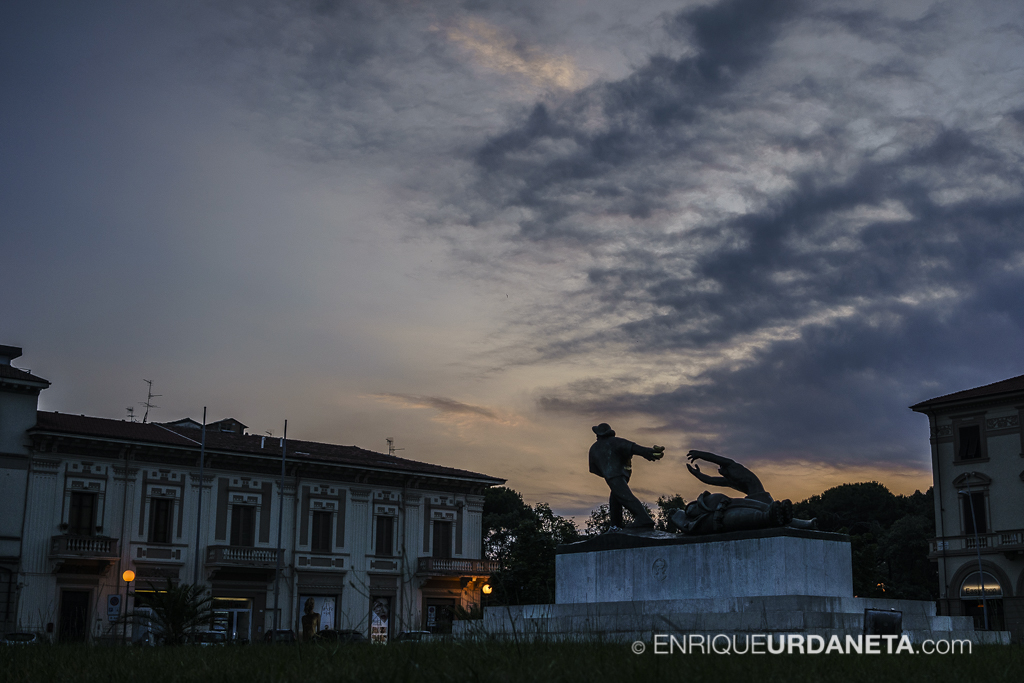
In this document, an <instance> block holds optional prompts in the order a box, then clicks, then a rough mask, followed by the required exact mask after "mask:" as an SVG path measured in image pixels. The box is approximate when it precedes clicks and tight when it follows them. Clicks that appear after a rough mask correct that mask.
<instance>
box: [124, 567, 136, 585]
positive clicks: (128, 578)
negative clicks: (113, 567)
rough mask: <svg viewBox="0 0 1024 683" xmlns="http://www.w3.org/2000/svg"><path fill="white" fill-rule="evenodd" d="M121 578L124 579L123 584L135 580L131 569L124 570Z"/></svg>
mask: <svg viewBox="0 0 1024 683" xmlns="http://www.w3.org/2000/svg"><path fill="white" fill-rule="evenodd" d="M121 578H122V579H124V582H125V583H131V582H132V581H134V580H135V572H133V571H132V570H131V569H125V570H124V574H121Z"/></svg>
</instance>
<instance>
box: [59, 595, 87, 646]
mask: <svg viewBox="0 0 1024 683" xmlns="http://www.w3.org/2000/svg"><path fill="white" fill-rule="evenodd" d="M59 623H60V630H59V631H58V639H59V640H60V641H61V642H65V643H66V642H70V641H82V640H85V639H86V637H87V636H88V635H89V631H88V624H89V591H75V590H66V591H61V593H60V620H59Z"/></svg>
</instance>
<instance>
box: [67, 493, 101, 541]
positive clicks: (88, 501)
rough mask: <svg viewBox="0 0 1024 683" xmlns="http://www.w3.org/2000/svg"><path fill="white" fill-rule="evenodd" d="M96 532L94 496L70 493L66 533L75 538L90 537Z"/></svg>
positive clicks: (92, 494)
mask: <svg viewBox="0 0 1024 683" xmlns="http://www.w3.org/2000/svg"><path fill="white" fill-rule="evenodd" d="M95 530H96V494H95V493H79V492H78V491H73V492H72V493H71V509H70V510H69V511H68V533H69V534H75V535H76V536H92V535H93V533H95Z"/></svg>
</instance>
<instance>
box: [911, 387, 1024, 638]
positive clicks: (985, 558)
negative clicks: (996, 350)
mask: <svg viewBox="0 0 1024 683" xmlns="http://www.w3.org/2000/svg"><path fill="white" fill-rule="evenodd" d="M911 409H912V410H914V411H917V412H919V413H922V414H924V415H927V416H928V422H929V426H930V430H931V446H932V475H933V480H934V487H935V540H934V541H932V544H931V552H930V554H929V557H930V558H931V559H932V560H934V561H936V562H937V563H938V569H939V592H940V599H939V610H940V613H941V614H947V615H953V616H959V615H971V616H973V617H974V620H975V628H977V629H989V630H995V631H1001V630H1007V631H1010V632H1011V635H1012V638H1013V640H1014V641H1015V642H1024V440H1022V432H1021V425H1022V422H1024V420H1022V417H1024V375H1022V376H1020V377H1014V378H1012V379H1007V380H1003V381H1001V382H996V383H994V384H989V385H986V386H983V387H977V388H974V389H967V390H965V391H959V392H956V393H953V394H949V395H946V396H940V397H938V398H933V399H930V400H928V401H923V402H921V403H918V404H916V405H914V406H911Z"/></svg>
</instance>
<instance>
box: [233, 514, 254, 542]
mask: <svg viewBox="0 0 1024 683" xmlns="http://www.w3.org/2000/svg"><path fill="white" fill-rule="evenodd" d="M255 540H256V507H255V506H254V505H232V506H231V545H239V546H243V547H246V548H251V547H253V545H255Z"/></svg>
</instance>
